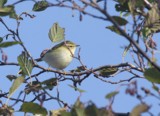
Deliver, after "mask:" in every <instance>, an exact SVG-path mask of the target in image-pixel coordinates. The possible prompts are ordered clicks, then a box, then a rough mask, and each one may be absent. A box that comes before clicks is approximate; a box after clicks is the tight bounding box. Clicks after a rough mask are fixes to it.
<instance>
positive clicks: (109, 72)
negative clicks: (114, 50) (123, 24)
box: [99, 67, 118, 77]
mask: <svg viewBox="0 0 160 116" xmlns="http://www.w3.org/2000/svg"><path fill="white" fill-rule="evenodd" d="M117 71H118V68H108V67H107V68H102V69H101V70H99V75H100V76H102V77H108V76H111V75H113V74H115V73H116V72H117Z"/></svg>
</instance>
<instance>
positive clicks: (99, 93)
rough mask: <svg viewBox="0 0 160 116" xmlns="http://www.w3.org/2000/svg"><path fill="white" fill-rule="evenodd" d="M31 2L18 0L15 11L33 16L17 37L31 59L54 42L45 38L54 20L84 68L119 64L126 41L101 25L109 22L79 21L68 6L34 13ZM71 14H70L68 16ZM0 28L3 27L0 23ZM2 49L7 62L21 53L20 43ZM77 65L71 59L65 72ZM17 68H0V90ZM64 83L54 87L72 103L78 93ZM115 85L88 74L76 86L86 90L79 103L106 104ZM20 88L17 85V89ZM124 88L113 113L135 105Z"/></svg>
mask: <svg viewBox="0 0 160 116" xmlns="http://www.w3.org/2000/svg"><path fill="white" fill-rule="evenodd" d="M9 3H13V1H9ZM108 3H110V2H108ZM32 5H33V4H32V2H25V3H21V4H19V5H17V6H16V7H17V8H16V10H17V12H18V13H19V14H20V13H21V12H22V11H25V12H28V13H30V14H34V15H35V16H36V17H35V18H34V19H30V18H28V17H27V18H24V20H23V21H21V24H20V37H21V39H22V41H23V42H24V45H25V46H26V47H27V49H28V50H29V51H30V54H31V55H32V56H33V57H34V58H38V57H39V56H40V53H41V52H42V50H44V49H46V48H51V47H52V46H53V45H54V44H53V43H52V42H51V41H50V40H49V38H48V31H49V29H50V27H51V26H52V25H53V23H55V22H58V23H59V25H60V26H61V27H64V28H65V38H66V39H67V40H71V41H73V42H75V43H77V44H78V45H80V48H81V53H80V54H81V59H82V62H83V63H84V64H85V65H86V66H87V67H88V68H96V67H99V66H102V65H114V64H119V63H122V53H123V49H122V48H121V46H124V45H128V42H127V41H126V40H125V39H124V38H123V37H120V36H117V35H116V34H114V33H112V32H111V31H109V30H106V29H105V27H106V26H108V25H110V23H108V22H105V21H102V20H98V19H94V18H91V17H89V16H83V20H82V21H79V14H78V12H77V11H71V10H70V9H65V8H54V7H53V8H48V9H47V10H45V11H43V12H38V13H36V12H32V11H31V9H32ZM113 6H114V5H113V3H110V5H108V9H111V10H109V13H111V14H112V15H114V14H115V12H114V11H113V10H112V9H114V8H113ZM73 14H74V17H73V16H72V15H73ZM4 19H5V21H6V22H7V24H8V26H9V27H10V28H12V29H15V25H16V22H15V20H12V19H8V18H4ZM0 27H1V28H2V27H3V26H2V25H1V24H0ZM2 30H3V31H1V32H0V34H1V35H4V33H6V30H5V29H4V28H2ZM3 50H4V51H5V53H6V54H7V55H8V57H9V58H8V62H16V61H17V56H18V55H19V54H20V53H21V52H22V48H21V47H20V46H14V47H10V48H6V49H3ZM77 51H78V50H77ZM125 61H128V62H132V59H131V58H130V57H129V55H127V56H126V58H125ZM40 64H41V65H42V66H44V67H48V66H47V64H46V63H44V62H41V63H40ZM79 65H80V63H79V62H78V61H77V60H76V59H74V60H73V61H72V63H71V64H70V65H69V66H68V67H67V68H66V69H65V70H66V71H69V70H71V69H74V68H76V67H77V66H79ZM18 70H19V67H14V66H6V67H0V76H1V78H0V81H1V82H3V83H1V85H0V89H2V90H5V91H7V90H9V88H10V85H11V82H10V81H9V80H7V79H6V78H5V76H6V75H7V74H14V75H16V74H17V73H18ZM36 72H38V70H34V71H33V74H34V73H36ZM129 76H130V75H129V74H127V73H124V74H120V75H118V76H116V77H112V78H111V79H109V80H112V81H118V80H119V79H120V80H121V79H126V78H128V77H129ZM50 77H54V74H53V73H45V74H43V75H40V76H39V77H38V78H39V79H40V80H44V79H49V78H50ZM137 81H138V85H139V88H140V87H141V86H144V83H145V87H147V88H151V87H152V85H151V84H150V83H149V82H148V81H146V80H144V79H138V80H137ZM68 84H72V83H71V82H69V81H67V82H63V83H59V85H58V89H59V91H60V98H61V99H62V100H64V101H65V102H67V103H69V104H74V102H75V101H76V99H77V97H78V96H79V93H78V92H76V91H74V90H73V89H72V88H70V87H69V86H68ZM8 85H9V86H8ZM119 86H120V85H118V84H117V85H112V84H109V83H104V82H102V81H100V80H98V79H96V78H95V77H94V76H93V75H91V76H89V77H88V78H87V79H86V80H85V81H84V82H83V83H82V84H81V86H79V88H81V89H83V90H85V91H86V92H85V93H83V94H82V96H81V100H82V101H83V102H88V101H89V100H92V101H93V102H94V103H95V104H96V105H97V106H98V107H103V106H106V105H107V104H108V101H107V100H106V99H105V95H106V94H107V93H109V92H112V91H115V90H116V89H117V88H119ZM22 88H23V86H22ZM20 90H21V88H20V89H19V91H20ZM55 90H56V88H55ZM55 90H54V91H52V92H51V93H52V94H53V95H54V94H55V92H56V91H55ZM124 90H125V87H121V88H120V94H118V95H117V96H116V98H115V102H114V105H113V110H114V111H116V112H130V111H131V110H132V108H133V107H134V106H136V105H137V104H139V101H138V100H137V99H136V97H131V96H129V95H126V94H125V91H124ZM19 91H17V92H16V93H15V94H14V95H13V97H16V95H17V93H18V92H19ZM30 97H32V96H30ZM147 99H148V101H147V102H148V103H149V105H150V104H151V103H154V102H155V103H156V102H157V101H155V100H153V99H152V98H150V97H149V98H147ZM9 103H12V102H9ZM44 105H45V106H47V108H48V109H49V110H52V109H58V108H59V105H58V104H57V102H56V101H51V102H49V103H45V104H44ZM16 108H17V109H16V110H18V109H19V106H17V107H16ZM152 111H154V112H155V115H156V114H157V113H158V109H156V106H154V107H153V108H152ZM17 115H18V114H17ZM147 115H148V114H145V116H147Z"/></svg>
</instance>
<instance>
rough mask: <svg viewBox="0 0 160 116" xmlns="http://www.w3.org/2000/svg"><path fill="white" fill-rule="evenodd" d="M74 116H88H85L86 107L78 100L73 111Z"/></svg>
mask: <svg viewBox="0 0 160 116" xmlns="http://www.w3.org/2000/svg"><path fill="white" fill-rule="evenodd" d="M71 114H72V116H86V115H85V106H84V104H83V103H82V102H81V101H80V99H79V98H78V99H77V101H76V102H75V104H74V106H73V109H72V110H71Z"/></svg>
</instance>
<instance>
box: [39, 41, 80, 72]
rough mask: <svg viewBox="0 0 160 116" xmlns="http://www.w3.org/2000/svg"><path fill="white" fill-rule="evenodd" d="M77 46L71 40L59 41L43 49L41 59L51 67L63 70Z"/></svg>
mask: <svg viewBox="0 0 160 116" xmlns="http://www.w3.org/2000/svg"><path fill="white" fill-rule="evenodd" d="M77 46H78V45H76V44H75V43H73V42H71V41H64V42H61V43H60V44H57V45H56V46H54V47H52V48H51V49H46V50H44V51H43V52H42V53H41V59H42V60H43V61H45V62H46V63H48V65H49V66H51V67H53V68H55V69H59V70H63V69H64V68H66V67H67V66H68V65H69V64H70V62H71V61H72V59H73V56H74V53H75V50H76V47H77Z"/></svg>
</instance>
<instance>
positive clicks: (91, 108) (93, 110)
mask: <svg viewBox="0 0 160 116" xmlns="http://www.w3.org/2000/svg"><path fill="white" fill-rule="evenodd" d="M85 114H86V115H87V116H98V109H97V107H96V105H95V104H94V103H92V102H91V103H89V105H88V106H87V107H86V108H85Z"/></svg>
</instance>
